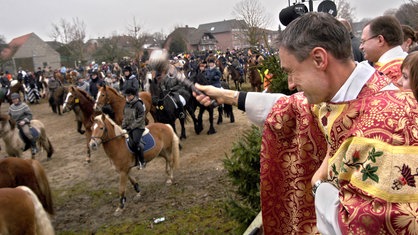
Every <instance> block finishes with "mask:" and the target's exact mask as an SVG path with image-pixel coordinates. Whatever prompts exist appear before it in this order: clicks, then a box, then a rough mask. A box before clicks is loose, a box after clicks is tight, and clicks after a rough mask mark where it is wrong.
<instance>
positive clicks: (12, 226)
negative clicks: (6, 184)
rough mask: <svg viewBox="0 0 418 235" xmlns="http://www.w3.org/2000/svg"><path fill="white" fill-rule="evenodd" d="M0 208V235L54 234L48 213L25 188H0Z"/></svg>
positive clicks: (28, 189) (33, 194)
mask: <svg viewBox="0 0 418 235" xmlns="http://www.w3.org/2000/svg"><path fill="white" fill-rule="evenodd" d="M0 208H1V210H0V234H43V235H53V234H55V233H54V228H53V227H52V223H51V220H50V218H49V216H48V213H47V212H46V211H45V210H44V208H43V207H42V204H41V203H40V202H39V200H38V197H37V196H36V194H35V193H34V192H32V190H31V189H30V188H28V187H26V186H18V187H17V188H0Z"/></svg>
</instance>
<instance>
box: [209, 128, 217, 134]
mask: <svg viewBox="0 0 418 235" xmlns="http://www.w3.org/2000/svg"><path fill="white" fill-rule="evenodd" d="M215 133H216V131H215V129H210V130H208V135H212V134H215Z"/></svg>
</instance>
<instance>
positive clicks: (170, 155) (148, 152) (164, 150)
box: [90, 114, 180, 215]
mask: <svg viewBox="0 0 418 235" xmlns="http://www.w3.org/2000/svg"><path fill="white" fill-rule="evenodd" d="M147 129H148V130H149V133H150V134H151V135H152V137H153V139H154V141H155V144H154V146H152V147H151V148H150V149H147V143H146V144H145V151H144V159H145V161H146V162H150V161H152V160H153V159H154V158H155V157H158V156H160V157H163V158H164V159H165V160H166V173H167V181H166V183H167V184H171V183H172V180H173V170H174V168H176V167H178V165H179V155H180V150H179V138H178V137H177V135H176V133H175V132H174V130H173V129H172V127H171V126H170V125H168V124H162V123H151V124H149V125H148V126H147ZM144 138H145V136H144V137H143V140H144ZM145 142H146V141H145ZM101 144H102V145H103V149H104V151H105V152H106V155H107V156H108V157H109V158H110V160H111V161H112V164H113V166H114V167H115V168H116V171H117V172H118V173H119V198H120V204H119V207H118V208H117V209H116V211H115V215H120V214H121V213H122V211H123V209H124V207H125V202H126V197H125V191H126V184H127V181H128V179H129V181H130V182H131V184H132V185H133V187H134V189H135V191H136V192H137V197H139V196H140V195H141V194H140V191H141V190H140V188H139V185H138V183H137V182H136V180H135V179H134V178H133V177H132V176H130V175H129V172H130V170H131V168H132V167H134V165H135V155H134V154H133V153H132V152H131V150H130V149H129V148H128V147H127V143H126V139H125V133H124V132H123V131H122V128H121V127H120V126H118V125H117V124H116V123H115V122H114V121H113V120H112V119H110V118H109V117H108V116H107V115H104V114H102V115H98V116H96V117H95V118H94V125H93V127H92V136H91V140H90V148H91V149H92V150H96V149H97V148H98V146H100V145H101Z"/></svg>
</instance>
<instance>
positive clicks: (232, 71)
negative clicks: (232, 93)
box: [226, 63, 244, 91]
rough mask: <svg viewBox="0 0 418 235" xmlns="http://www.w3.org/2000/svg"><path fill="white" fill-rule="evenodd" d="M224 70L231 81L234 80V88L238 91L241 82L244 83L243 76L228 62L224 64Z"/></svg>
mask: <svg viewBox="0 0 418 235" xmlns="http://www.w3.org/2000/svg"><path fill="white" fill-rule="evenodd" d="M226 70H227V71H228V74H229V75H230V77H231V79H232V81H234V85H235V90H237V91H240V90H241V86H242V83H244V78H243V76H242V75H241V73H240V72H239V70H238V69H237V68H236V67H234V66H233V65H232V64H231V63H228V64H227V66H226Z"/></svg>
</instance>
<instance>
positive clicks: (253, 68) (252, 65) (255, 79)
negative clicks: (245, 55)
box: [248, 54, 264, 92]
mask: <svg viewBox="0 0 418 235" xmlns="http://www.w3.org/2000/svg"><path fill="white" fill-rule="evenodd" d="M262 60H264V59H263V57H262V56H260V55H256V54H254V55H251V56H250V58H249V59H248V79H249V81H250V84H251V91H255V92H261V91H262V88H261V85H263V80H262V76H261V74H260V72H259V71H258V65H259V63H261V61H262Z"/></svg>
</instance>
